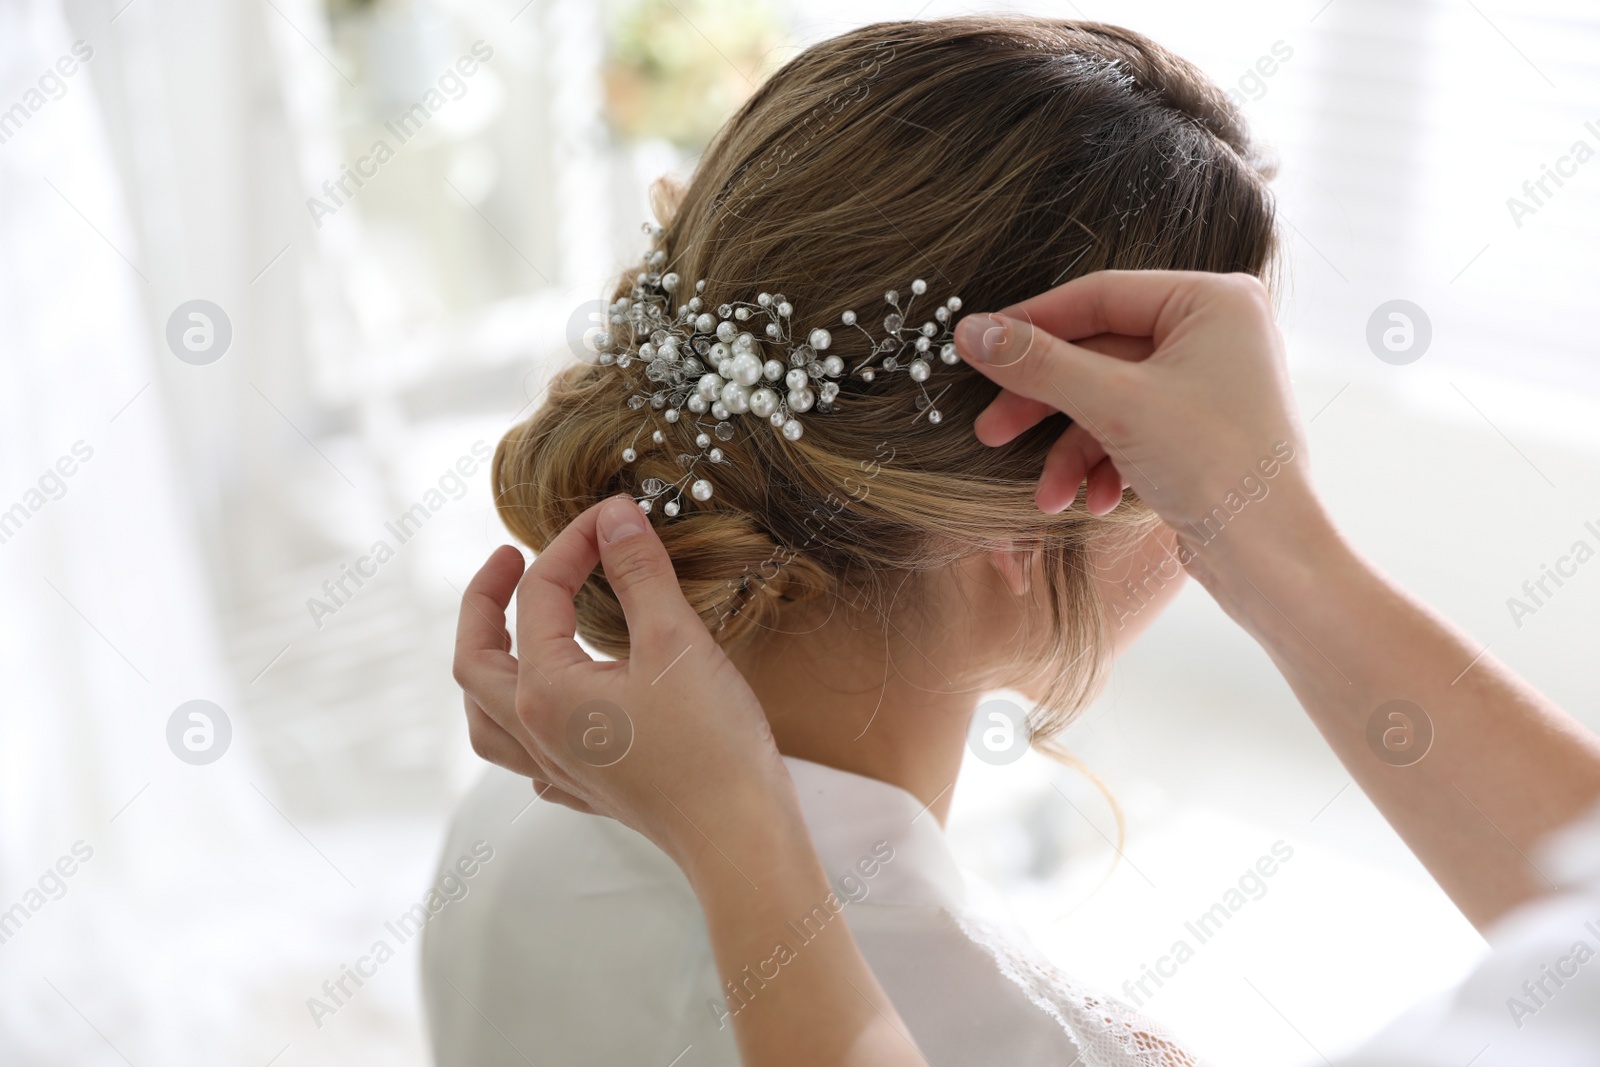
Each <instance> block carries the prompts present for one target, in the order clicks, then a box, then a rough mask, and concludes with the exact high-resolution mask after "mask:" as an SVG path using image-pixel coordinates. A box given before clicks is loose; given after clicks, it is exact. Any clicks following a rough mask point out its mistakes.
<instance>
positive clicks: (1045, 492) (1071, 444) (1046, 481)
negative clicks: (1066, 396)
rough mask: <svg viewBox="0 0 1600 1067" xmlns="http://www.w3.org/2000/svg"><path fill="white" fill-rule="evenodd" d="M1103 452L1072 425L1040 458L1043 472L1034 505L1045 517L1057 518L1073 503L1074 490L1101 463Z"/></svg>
mask: <svg viewBox="0 0 1600 1067" xmlns="http://www.w3.org/2000/svg"><path fill="white" fill-rule="evenodd" d="M1105 458H1106V450H1105V449H1104V448H1102V447H1101V445H1100V442H1099V441H1096V440H1095V439H1094V437H1093V436H1092V435H1091V434H1090V433H1089V432H1088V431H1086V430H1085V429H1084V428H1083V427H1082V426H1080V425H1078V424H1077V423H1073V424H1072V425H1071V426H1069V427H1067V432H1066V433H1064V434H1062V435H1061V437H1060V439H1059V440H1057V441H1056V443H1055V444H1054V445H1052V446H1051V448H1050V453H1049V455H1047V456H1045V458H1044V472H1043V473H1042V474H1040V476H1039V488H1038V490H1037V492H1035V493H1034V502H1035V503H1037V504H1038V505H1039V510H1040V511H1042V512H1044V513H1045V514H1046V515H1057V514H1059V513H1061V512H1063V511H1065V510H1067V509H1068V508H1069V507H1071V506H1072V502H1073V500H1075V499H1077V496H1078V487H1079V486H1080V485H1082V484H1083V480H1084V479H1085V478H1087V477H1088V476H1089V472H1090V471H1091V470H1093V469H1094V468H1095V466H1096V465H1097V464H1098V463H1099V462H1100V461H1101V460H1103V459H1105Z"/></svg>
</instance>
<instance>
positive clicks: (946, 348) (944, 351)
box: [939, 341, 961, 366]
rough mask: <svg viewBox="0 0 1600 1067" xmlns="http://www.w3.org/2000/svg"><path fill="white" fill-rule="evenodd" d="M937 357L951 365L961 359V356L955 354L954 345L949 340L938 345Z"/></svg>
mask: <svg viewBox="0 0 1600 1067" xmlns="http://www.w3.org/2000/svg"><path fill="white" fill-rule="evenodd" d="M939 358H940V359H942V360H944V361H945V362H946V363H948V364H950V365H951V366H955V365H956V364H957V363H959V362H960V361H961V357H960V356H959V355H957V354H956V346H955V345H953V344H951V343H950V342H949V341H946V342H945V343H944V344H942V345H940V346H939Z"/></svg>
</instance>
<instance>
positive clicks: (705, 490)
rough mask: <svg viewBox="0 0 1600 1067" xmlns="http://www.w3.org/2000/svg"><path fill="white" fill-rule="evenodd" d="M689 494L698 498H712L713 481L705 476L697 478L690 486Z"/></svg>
mask: <svg viewBox="0 0 1600 1067" xmlns="http://www.w3.org/2000/svg"><path fill="white" fill-rule="evenodd" d="M689 495H690V496H692V497H694V498H695V499H696V500H710V499H711V483H710V482H708V481H706V480H705V479H704V478H696V479H695V481H694V484H693V485H691V486H689Z"/></svg>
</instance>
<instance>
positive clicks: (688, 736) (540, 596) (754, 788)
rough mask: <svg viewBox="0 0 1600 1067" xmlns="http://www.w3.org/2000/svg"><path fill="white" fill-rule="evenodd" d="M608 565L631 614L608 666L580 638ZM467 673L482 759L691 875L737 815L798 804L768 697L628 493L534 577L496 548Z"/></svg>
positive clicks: (592, 512)
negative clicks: (580, 618) (584, 595)
mask: <svg viewBox="0 0 1600 1067" xmlns="http://www.w3.org/2000/svg"><path fill="white" fill-rule="evenodd" d="M596 564H600V565H602V566H603V567H604V569H605V574H606V578H607V579H608V580H609V581H610V583H611V587H612V589H613V590H615V592H616V595H617V599H618V601H619V602H620V603H621V605H622V610H623V612H624V613H625V614H626V616H627V622H628V633H629V638H630V641H631V648H630V656H629V658H628V659H626V660H618V661H615V662H597V661H595V660H593V659H591V658H590V657H589V655H588V653H586V652H584V650H583V649H582V648H581V647H579V645H578V643H577V641H575V640H574V639H573V638H574V633H575V628H576V622H577V617H576V612H575V610H574V607H573V598H574V597H575V596H576V595H577V592H578V589H579V587H581V586H582V585H583V583H584V581H585V580H586V579H587V578H588V577H589V574H590V573H591V572H592V571H593V570H594V568H595V566H596ZM513 591H515V592H516V593H517V631H516V632H517V654H516V656H513V655H512V654H511V638H510V634H509V633H508V631H507V629H506V607H507V605H508V604H509V603H510V600H511V594H512V592H513ZM455 675H456V680H457V681H458V682H459V683H460V685H461V687H462V689H464V690H465V691H466V704H467V723H468V728H469V730H470V732H471V735H472V743H473V748H474V749H475V750H476V751H477V752H478V754H479V755H481V756H483V757H484V758H485V759H488V760H490V761H491V762H494V763H498V764H500V765H501V766H503V767H506V768H508V769H510V770H513V771H516V772H517V773H519V774H524V775H526V776H528V777H529V778H532V779H533V780H534V784H535V788H537V789H539V791H540V795H541V796H543V797H544V798H545V799H547V800H554V801H557V802H559V803H563V804H566V805H568V806H569V807H574V808H577V809H579V810H580V811H588V812H594V813H597V814H601V815H609V816H611V817H612V818H615V819H617V820H618V821H620V822H622V823H624V824H626V825H628V826H631V827H632V828H633V829H635V830H638V831H639V832H640V833H642V834H644V835H645V836H646V837H648V838H650V840H652V841H653V842H655V844H656V845H657V846H658V847H660V848H661V849H662V851H664V852H666V853H667V854H668V855H670V856H672V857H673V858H674V859H675V860H677V861H678V863H679V865H680V866H683V867H684V868H685V869H686V870H690V869H692V868H693V861H694V860H695V859H696V858H697V853H698V852H700V851H701V850H702V849H703V848H704V847H705V844H706V842H707V841H708V840H710V839H717V840H724V841H726V840H731V839H735V838H737V837H739V836H742V835H743V829H742V825H741V827H729V826H726V825H724V824H726V823H727V821H728V820H730V819H732V818H734V817H735V816H737V817H738V818H742V819H744V820H746V821H747V822H753V823H755V824H757V825H759V824H760V819H759V815H760V814H761V813H762V812H786V811H788V810H789V809H791V808H793V809H795V810H798V809H797V805H796V802H795V800H794V787H793V784H792V782H791V781H790V779H789V775H788V771H787V770H786V769H785V768H784V766H783V762H782V760H781V758H780V757H779V755H778V751H777V748H776V746H775V745H774V744H773V740H772V734H771V731H770V729H769V728H768V726H767V719H766V716H765V714H764V713H763V712H762V710H761V705H760V703H759V702H758V701H757V700H756V697H755V694H754V693H753V692H751V690H750V687H749V686H748V685H747V684H746V683H745V680H744V676H743V675H741V674H740V673H739V671H738V669H737V668H736V667H734V665H733V663H732V662H731V661H730V660H729V659H728V658H727V657H726V656H725V655H723V653H722V649H721V648H720V647H719V646H718V645H717V643H716V641H715V640H713V638H712V636H711V634H710V633H709V632H708V631H707V630H706V627H705V624H704V623H703V622H701V620H700V617H699V616H698V615H696V614H695V612H694V610H693V609H692V608H690V606H689V603H688V601H686V600H685V599H684V597H683V593H682V591H681V590H680V589H679V587H678V582H677V578H676V577H675V576H674V574H673V570H672V561H671V560H670V559H669V558H668V557H667V551H666V548H665V547H664V546H663V545H662V544H661V539H660V538H659V537H657V536H656V533H655V530H654V529H652V528H651V526H650V523H649V521H648V520H647V519H646V518H645V515H644V513H643V512H641V511H640V510H639V507H638V505H636V504H635V503H634V502H633V501H632V500H630V499H628V498H627V497H613V498H610V499H608V500H604V501H602V502H601V503H599V504H597V505H595V506H594V507H592V508H590V509H588V510H587V511H585V512H584V513H583V514H582V515H580V516H579V517H578V518H577V519H575V520H574V521H573V522H572V524H571V525H570V526H568V527H567V528H566V529H565V530H563V531H562V532H561V533H560V535H559V536H557V537H556V539H555V540H554V541H552V542H551V543H550V545H549V547H547V548H546V549H545V550H544V551H543V552H541V553H539V555H538V558H537V559H535V560H534V561H533V563H532V564H531V565H530V566H529V567H528V568H527V571H526V573H524V571H523V567H522V556H521V554H520V553H519V552H518V551H517V550H516V549H514V548H511V547H510V546H504V547H501V548H499V549H497V550H496V551H495V552H494V554H493V555H491V556H490V557H489V560H488V562H487V563H485V564H484V565H483V568H482V569H481V570H480V571H479V572H478V574H477V575H476V576H475V577H474V578H473V580H472V583H471V584H470V585H469V586H468V587H467V590H466V594H465V596H464V597H463V598H462V605H461V616H460V620H459V622H458V624H457V630H456V655H455ZM719 831H720V832H719ZM708 835H709V836H708Z"/></svg>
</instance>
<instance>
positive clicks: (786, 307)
mask: <svg viewBox="0 0 1600 1067" xmlns="http://www.w3.org/2000/svg"><path fill="white" fill-rule="evenodd" d="M778 314H779V315H780V316H782V317H783V318H788V317H789V316H790V315H792V314H794V305H793V304H791V303H789V301H787V300H785V301H784V302H783V303H781V304H779V305H778Z"/></svg>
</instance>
